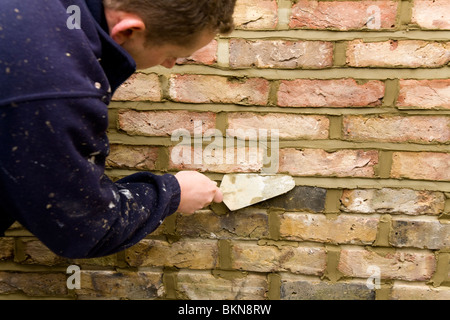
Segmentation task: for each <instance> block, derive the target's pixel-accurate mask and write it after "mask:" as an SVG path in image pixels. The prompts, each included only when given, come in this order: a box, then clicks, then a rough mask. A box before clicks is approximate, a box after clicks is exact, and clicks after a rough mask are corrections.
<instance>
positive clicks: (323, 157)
mask: <svg viewBox="0 0 450 320" xmlns="http://www.w3.org/2000/svg"><path fill="white" fill-rule="evenodd" d="M377 163H378V152H377V151H375V150H370V151H363V150H339V151H336V152H326V151H325V150H320V149H304V150H300V149H292V148H287V149H281V150H280V168H279V171H280V172H288V173H289V174H290V175H294V176H336V177H374V176H375V171H374V167H375V165H376V164H377Z"/></svg>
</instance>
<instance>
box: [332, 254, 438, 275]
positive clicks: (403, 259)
mask: <svg viewBox="0 0 450 320" xmlns="http://www.w3.org/2000/svg"><path fill="white" fill-rule="evenodd" d="M371 267H378V268H379V269H380V276H381V279H397V280H406V281H425V280H429V279H431V277H432V276H433V274H434V271H435V270H436V258H435V256H434V253H432V252H428V251H424V252H417V251H411V252H408V251H400V250H398V251H393V250H386V251H383V250H380V251H375V250H370V251H369V250H365V249H363V248H356V247H355V248H344V249H342V250H341V254H340V259H339V264H338V270H339V271H340V272H342V273H343V274H344V275H345V276H349V277H358V278H370V277H371V276H373V269H372V268H371Z"/></svg>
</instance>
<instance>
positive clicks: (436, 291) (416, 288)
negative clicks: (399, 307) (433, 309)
mask: <svg viewBox="0 0 450 320" xmlns="http://www.w3.org/2000/svg"><path fill="white" fill-rule="evenodd" d="M391 299H393V300H450V288H448V287H438V288H434V287H432V286H428V285H426V284H408V283H400V282H394V285H393V286H392V289H391Z"/></svg>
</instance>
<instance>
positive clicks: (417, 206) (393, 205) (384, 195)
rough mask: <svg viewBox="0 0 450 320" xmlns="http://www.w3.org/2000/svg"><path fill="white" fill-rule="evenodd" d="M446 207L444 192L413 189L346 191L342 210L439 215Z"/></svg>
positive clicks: (342, 198)
mask: <svg viewBox="0 0 450 320" xmlns="http://www.w3.org/2000/svg"><path fill="white" fill-rule="evenodd" d="M444 206H445V196H444V194H443V193H442V192H432V191H415V190H411V189H391V188H383V189H356V190H344V192H343V194H342V197H341V210H342V211H345V212H356V213H391V214H407V215H423V214H427V215H439V214H441V213H442V212H443V211H444Z"/></svg>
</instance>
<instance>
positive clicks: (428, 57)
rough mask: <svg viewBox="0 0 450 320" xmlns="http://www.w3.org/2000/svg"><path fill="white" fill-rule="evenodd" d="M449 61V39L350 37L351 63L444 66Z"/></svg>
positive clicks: (360, 64)
mask: <svg viewBox="0 0 450 320" xmlns="http://www.w3.org/2000/svg"><path fill="white" fill-rule="evenodd" d="M449 62H450V42H442V43H441V42H431V41H423V40H400V41H398V40H389V41H384V42H367V43H366V42H364V41H363V40H353V41H350V42H349V44H348V48H347V64H348V65H349V66H351V67H405V68H420V67H429V68H434V67H442V66H445V65H446V64H447V63H449Z"/></svg>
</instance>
